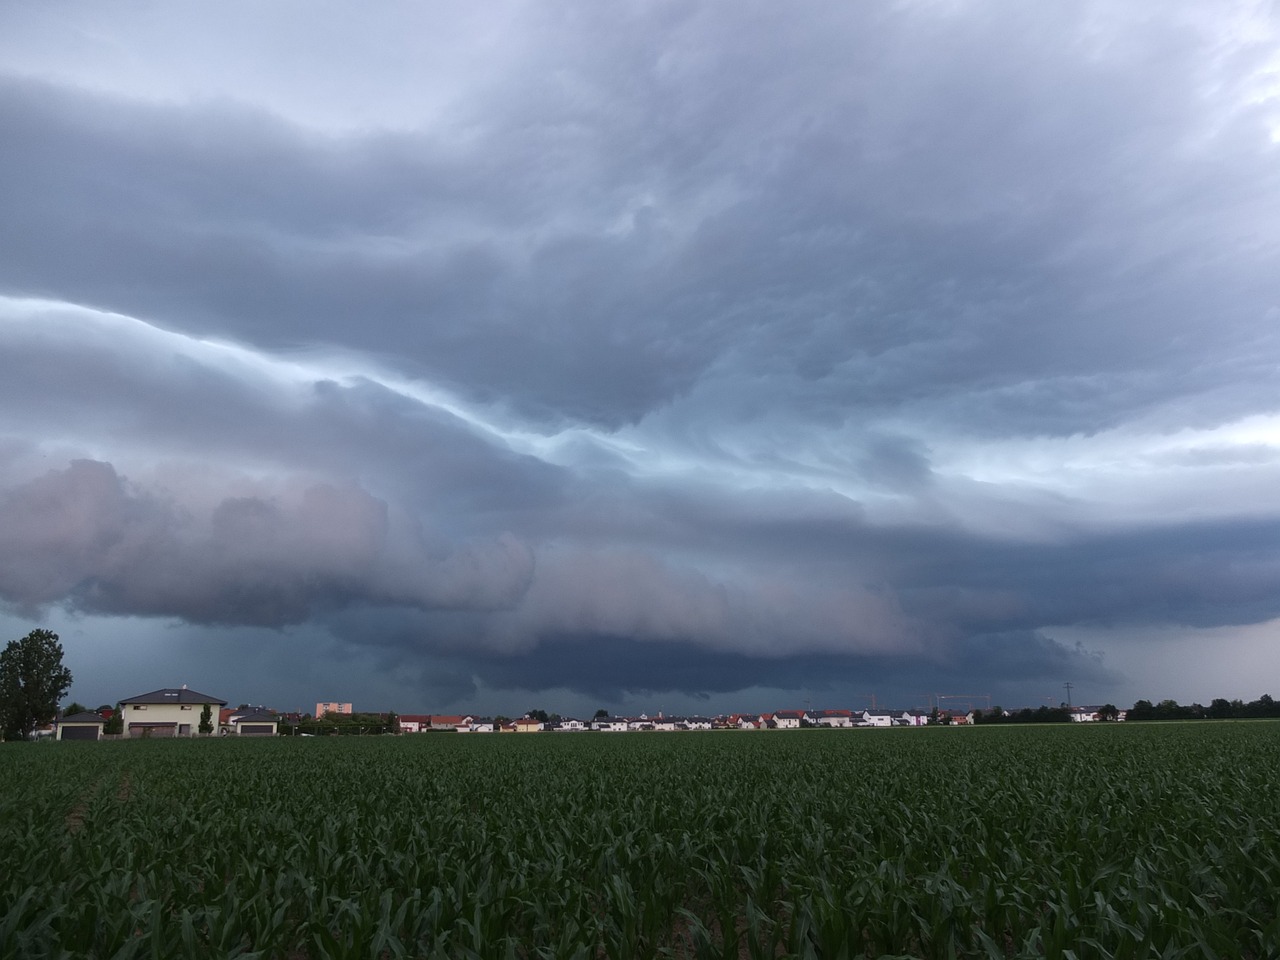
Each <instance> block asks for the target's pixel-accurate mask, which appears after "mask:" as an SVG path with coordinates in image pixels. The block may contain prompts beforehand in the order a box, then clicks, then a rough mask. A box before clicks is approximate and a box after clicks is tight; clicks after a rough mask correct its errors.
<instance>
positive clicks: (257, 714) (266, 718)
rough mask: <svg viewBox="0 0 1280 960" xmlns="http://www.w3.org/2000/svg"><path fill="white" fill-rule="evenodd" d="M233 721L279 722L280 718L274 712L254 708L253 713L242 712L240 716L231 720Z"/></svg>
mask: <svg viewBox="0 0 1280 960" xmlns="http://www.w3.org/2000/svg"><path fill="white" fill-rule="evenodd" d="M231 722H232V723H279V722H280V718H279V717H277V716H276V715H275V714H274V713H271V712H269V711H267V710H254V711H253V712H252V713H242V714H240V716H238V717H234V718H232V720H231Z"/></svg>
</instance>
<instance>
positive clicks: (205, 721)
mask: <svg viewBox="0 0 1280 960" xmlns="http://www.w3.org/2000/svg"><path fill="white" fill-rule="evenodd" d="M196 729H197V730H198V731H199V732H200V736H202V737H207V736H208V735H209V734H211V733H213V708H212V707H211V706H209V704H207V703H206V704H205V705H204V709H203V710H201V711H200V726H199V727H197V728H196Z"/></svg>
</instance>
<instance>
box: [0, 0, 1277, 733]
mask: <svg viewBox="0 0 1280 960" xmlns="http://www.w3.org/2000/svg"><path fill="white" fill-rule="evenodd" d="M1277 50H1280V12H1278V11H1277V9H1276V8H1275V7H1273V6H1266V5H1259V4H1256V3H1253V2H1247V0H1228V2H1226V3H1225V4H1215V5H1213V6H1212V7H1207V6H1205V5H1203V4H1197V3H1193V2H1190V0H1186V2H1183V0H1173V2H1169V0H1160V2H1156V0H1136V2H1132V3H1126V4H1123V5H1113V6H1107V5H1100V6H1098V5H1095V6H1092V7H1089V6H1079V5H1063V6H1058V5H1043V4H1026V3H1022V2H1014V0H959V2H955V3H948V4H926V3H910V2H907V3H899V4H894V5H891V6H889V7H881V6H863V5H850V4H847V3H836V2H828V0H820V2H816V3H812V4H807V5H805V6H804V7H803V9H796V8H794V7H792V6H786V5H777V4H770V3H762V2H755V0H747V2H744V3H738V4H733V5H716V4H696V3H695V4H686V5H664V4H653V3H649V2H643V3H641V2H634V3H633V2H627V0H623V2H620V3H609V4H600V3H595V2H587V0H563V2H553V3H551V4H550V5H548V4H547V3H545V2H529V0H495V2H494V3H493V4H485V5H484V6H483V7H482V8H481V7H477V6H476V5H474V4H464V3H457V2H452V0H449V2H444V3H440V4H431V5H429V6H424V5H421V4H416V3H407V2H403V0H391V2H388V3H383V4H378V5H377V6H376V7H373V8H368V7H360V8H354V7H347V6H344V5H342V4H335V3H327V2H321V3H307V4H301V3H297V2H294V0H286V2H283V3H279V4H270V5H262V4H259V3H249V2H245V0H229V2H227V3H222V4H218V5H217V6H216V7H208V6H206V5H202V4H196V3H191V2H187V0H176V2H172V3H165V4H162V5H128V4H112V3H109V2H108V3H102V2H97V0H95V2H88V0H69V2H66V3H59V4H57V5H47V4H31V3H19V4H5V5H3V7H2V8H0V124H2V125H3V129H4V130H5V131H6V136H5V137H3V138H2V142H0V209H3V210H4V216H3V217H0V357H3V361H2V363H3V372H4V376H2V377H0V630H3V635H4V636H7V637H20V636H22V635H24V634H25V633H26V632H27V631H29V630H30V629H32V627H34V626H37V625H43V626H47V627H49V628H50V629H53V630H55V631H57V632H58V633H59V634H60V635H61V636H62V638H63V642H64V645H65V647H66V651H67V663H68V665H69V666H70V667H71V669H72V671H73V673H74V675H75V684H74V686H73V689H72V692H71V695H72V696H74V697H76V698H77V699H80V700H81V701H82V702H89V701H95V702H97V701H100V700H108V699H111V698H112V697H114V696H120V695H127V694H128V693H129V692H137V691H138V690H146V689H156V688H160V687H167V686H174V685H177V684H180V683H183V682H186V683H190V684H192V685H193V686H196V687H197V688H199V689H208V690H212V691H214V692H217V693H219V694H220V695H229V696H234V697H236V698H237V699H243V700H245V701H246V702H248V701H252V702H261V703H272V704H279V705H281V706H289V707H294V708H301V709H307V708H310V706H311V705H312V704H314V703H315V702H316V701H317V700H318V699H319V698H321V697H324V696H330V695H333V696H340V697H342V698H343V699H344V700H349V701H351V702H354V703H356V704H362V705H363V704H369V705H381V706H385V707H391V706H393V705H394V706H397V707H398V708H400V709H405V710H416V711H424V710H426V709H427V708H433V709H443V710H448V711H451V712H456V711H461V710H468V711H470V710H484V711H489V712H506V711H510V710H515V709H528V708H529V707H531V706H535V705H556V706H557V708H558V709H560V710H562V711H573V712H578V713H583V712H589V711H592V710H594V709H596V708H597V707H602V706H603V707H607V708H609V709H617V710H620V711H624V710H629V709H632V708H633V707H634V706H636V705H648V706H663V707H664V708H666V709H670V710H678V711H682V712H695V711H700V712H705V711H713V710H718V709H721V708H724V709H734V708H737V707H741V708H745V709H760V710H767V709H774V708H777V707H779V706H783V705H787V704H792V705H794V704H798V703H803V702H805V701H806V700H809V701H812V702H813V703H814V704H815V705H816V704H824V705H844V704H854V703H860V702H863V698H865V697H867V696H868V695H869V694H871V693H872V692H874V693H875V694H876V696H877V697H879V698H880V699H881V700H882V702H885V703H893V704H896V705H901V706H904V707H906V706H912V705H915V704H919V703H922V702H925V698H926V697H927V696H928V695H929V694H931V693H939V692H941V693H950V692H961V693H965V692H969V691H975V690H976V691H979V692H981V693H984V694H986V693H989V694H991V696H992V697H993V699H994V700H995V702H999V703H1001V704H1019V705H1025V704H1031V705H1034V704H1036V703H1039V702H1043V701H1044V698H1046V697H1051V698H1062V699H1065V697H1064V696H1063V690H1064V688H1063V684H1064V683H1065V682H1068V681H1069V682H1071V683H1073V684H1074V685H1075V686H1074V696H1075V697H1076V698H1079V699H1081V700H1088V701H1092V702H1112V703H1116V704H1125V705H1128V704H1132V703H1134V702H1135V701H1136V700H1138V699H1143V698H1155V699H1163V698H1172V699H1177V700H1179V701H1180V702H1190V701H1192V700H1198V699H1201V698H1205V697H1218V696H1228V697H1239V698H1241V699H1245V700H1249V699H1254V698H1256V697H1258V696H1260V695H1261V694H1264V693H1268V692H1274V691H1273V687H1274V686H1275V685H1274V683H1273V678H1275V677H1277V676H1280V495H1278V494H1277V491H1278V490H1280V390H1277V371H1280V333H1278V331H1280V270H1277V269H1276V263H1277V259H1278V256H1280V87H1277V84H1276V76H1277V69H1280V61H1278V60H1277V53H1276V51H1277ZM1055 702H1056V700H1055Z"/></svg>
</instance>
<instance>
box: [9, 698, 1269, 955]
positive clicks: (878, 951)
mask: <svg viewBox="0 0 1280 960" xmlns="http://www.w3.org/2000/svg"><path fill="white" fill-rule="evenodd" d="M0 777H2V778H3V780H2V785H0V957H4V958H21V960H37V958H46V957H47V958H61V957H70V958H79V957H92V958H103V960H107V958H122V960H123V958H129V957H139V958H142V957H148V958H157V957H166V958H167V957H218V958H222V957H262V958H286V960H296V958H309V957H315V958H360V960H369V958H396V957H441V958H532V957H545V958H561V957H563V958H647V957H687V958H703V957H718V958H741V957H752V958H757V957H806V958H822V960H836V958H854V957H921V958H958V957H984V958H1013V957H1027V958H1031V957H1036V958H1039V957H1049V958H1079V960H1087V958H1104V957H1105V958H1110V957H1115V958H1147V957H1153V958H1154V957H1159V958H1180V957H1202V958H1215V960H1216V958H1223V957H1231V958H1271V957H1276V956H1280V917H1278V914H1277V900H1278V899H1280V723H1275V722H1269V721H1260V722H1239V723H1199V724H1168V725H1159V724H1157V725H1137V724H1129V725H1125V724H1090V725H1087V726H1078V725H1067V726H1054V727H1021V728H1011V727H1000V728H976V729H965V728H944V729H903V730H847V731H846V730H833V731H820V730H802V731H794V732H756V733H738V732H711V733H678V734H625V735H606V734H570V735H565V734H540V735H534V736H487V737H486V736H459V735H449V736H424V735H418V736H403V737H382V738H369V739H366V738H358V739H357V738H351V739H348V738H328V739H322V738H316V739H295V738H288V739H279V740H240V739H237V738H230V739H221V740H217V739H215V740H197V741H139V742H103V743H46V744H12V745H7V746H5V747H4V748H2V749H0Z"/></svg>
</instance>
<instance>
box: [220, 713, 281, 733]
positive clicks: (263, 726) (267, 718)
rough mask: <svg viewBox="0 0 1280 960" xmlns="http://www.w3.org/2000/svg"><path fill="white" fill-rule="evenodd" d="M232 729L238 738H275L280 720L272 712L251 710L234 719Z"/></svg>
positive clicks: (232, 719)
mask: <svg viewBox="0 0 1280 960" xmlns="http://www.w3.org/2000/svg"><path fill="white" fill-rule="evenodd" d="M230 729H231V732H232V733H233V734H235V735H236V736H238V737H274V736H275V735H276V734H277V733H278V732H279V730H280V718H279V717H277V716H276V715H275V714H274V713H272V712H271V711H270V710H250V711H248V712H246V713H239V714H237V715H236V716H234V717H232V718H231V727H230Z"/></svg>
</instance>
